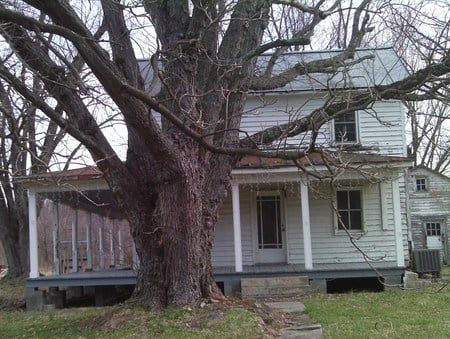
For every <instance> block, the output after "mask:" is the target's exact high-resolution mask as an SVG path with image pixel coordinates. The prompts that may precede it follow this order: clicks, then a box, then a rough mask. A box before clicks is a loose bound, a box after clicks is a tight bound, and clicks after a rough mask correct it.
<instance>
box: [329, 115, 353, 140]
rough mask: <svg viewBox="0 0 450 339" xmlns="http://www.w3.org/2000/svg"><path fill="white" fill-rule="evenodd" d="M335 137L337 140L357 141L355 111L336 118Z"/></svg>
mask: <svg viewBox="0 0 450 339" xmlns="http://www.w3.org/2000/svg"><path fill="white" fill-rule="evenodd" d="M334 138H335V140H336V141H351V142H355V141H356V115H355V112H350V113H345V114H343V115H340V116H338V117H336V118H334Z"/></svg>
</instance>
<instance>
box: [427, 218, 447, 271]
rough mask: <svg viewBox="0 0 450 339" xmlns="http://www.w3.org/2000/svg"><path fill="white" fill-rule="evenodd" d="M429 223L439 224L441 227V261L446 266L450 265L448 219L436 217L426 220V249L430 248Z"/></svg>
mask: <svg viewBox="0 0 450 339" xmlns="http://www.w3.org/2000/svg"><path fill="white" fill-rule="evenodd" d="M427 223H437V224H439V225H440V233H441V234H440V236H439V238H440V244H441V248H440V249H439V250H440V252H441V259H442V261H443V263H444V264H445V265H448V264H449V253H448V250H449V249H448V229H447V218H441V217H436V218H433V219H428V218H427V219H425V220H423V222H422V229H423V235H424V248H428V235H427V226H426V225H427Z"/></svg>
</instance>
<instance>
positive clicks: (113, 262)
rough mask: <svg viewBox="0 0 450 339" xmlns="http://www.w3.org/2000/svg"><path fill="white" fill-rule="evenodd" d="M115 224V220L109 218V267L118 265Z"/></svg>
mask: <svg viewBox="0 0 450 339" xmlns="http://www.w3.org/2000/svg"><path fill="white" fill-rule="evenodd" d="M114 224H115V220H114V219H110V220H109V259H110V260H109V267H114V266H115V265H116V252H115V251H114Z"/></svg>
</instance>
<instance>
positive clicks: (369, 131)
mask: <svg viewBox="0 0 450 339" xmlns="http://www.w3.org/2000/svg"><path fill="white" fill-rule="evenodd" d="M324 100H325V99H324V94H323V93H319V94H307V93H303V94H281V95H265V96H253V97H249V99H248V100H247V104H246V112H247V113H246V114H245V115H244V117H243V119H242V124H241V128H242V130H245V131H246V132H247V133H249V134H253V133H255V132H258V131H261V130H263V129H264V128H267V127H270V126H274V125H275V126H276V125H277V124H283V123H287V122H289V121H293V120H295V119H298V118H299V117H301V116H306V115H307V114H309V113H311V112H312V111H313V110H314V109H316V108H318V107H321V106H322V105H323V103H324ZM357 115H358V131H359V141H360V144H361V147H362V148H363V149H364V152H366V153H367V152H371V153H374V154H382V155H395V156H405V155H406V146H405V145H406V142H405V140H406V139H405V131H404V113H403V106H402V105H401V103H400V102H399V101H386V102H377V103H375V104H374V105H373V107H372V109H370V110H364V111H358V114H357ZM332 130H333V123H332V122H329V123H327V124H324V125H323V126H322V127H321V129H320V133H319V137H318V139H317V142H318V143H320V144H322V145H326V146H333V136H332ZM308 142H309V134H303V135H299V136H297V137H295V138H290V139H289V140H288V145H291V146H296V147H299V146H300V147H302V146H306V145H307V144H308ZM281 146H283V147H284V146H285V144H284V143H283V144H282V145H281Z"/></svg>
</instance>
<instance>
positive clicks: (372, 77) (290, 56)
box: [139, 47, 409, 95]
mask: <svg viewBox="0 0 450 339" xmlns="http://www.w3.org/2000/svg"><path fill="white" fill-rule="evenodd" d="M340 53H342V50H328V51H325V50H324V51H306V52H288V53H284V54H282V55H280V56H279V58H278V59H277V62H276V64H275V66H274V69H273V75H279V74H280V73H281V72H283V71H285V70H287V69H289V68H291V67H293V66H294V65H296V64H307V63H308V62H311V61H316V60H326V59H329V58H332V57H336V56H338V55H339V54H340ZM271 56H272V54H269V53H268V54H263V55H261V56H260V57H258V62H257V70H256V71H257V74H258V72H259V73H261V74H262V72H263V71H264V70H265V66H266V65H267V63H268V61H269V60H270V58H271ZM139 68H140V70H141V75H142V77H143V79H144V82H145V86H146V88H147V89H148V88H149V86H150V84H151V81H152V79H153V69H152V66H151V64H150V60H149V59H146V60H139ZM336 68H337V71H336V72H331V73H310V74H306V75H300V76H298V77H297V78H295V80H293V81H292V82H290V83H289V84H288V85H286V86H284V87H281V88H277V89H272V90H264V91H258V92H265V93H268V92H274V93H275V92H302V91H317V90H324V89H328V88H337V89H362V88H367V87H374V86H379V85H389V84H392V83H393V82H396V81H399V80H402V79H404V78H405V77H407V76H408V75H409V74H408V71H407V69H406V67H405V65H404V64H403V62H402V60H401V59H400V57H399V56H398V55H397V53H396V52H395V51H394V49H393V48H392V47H384V48H361V49H357V50H356V51H355V53H354V56H353V58H352V59H348V60H346V61H345V62H344V64H337V65H336ZM160 87H161V84H160V82H159V81H157V82H156V83H155V86H154V88H152V89H151V91H150V94H152V95H155V94H157V93H158V91H159V89H160Z"/></svg>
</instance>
